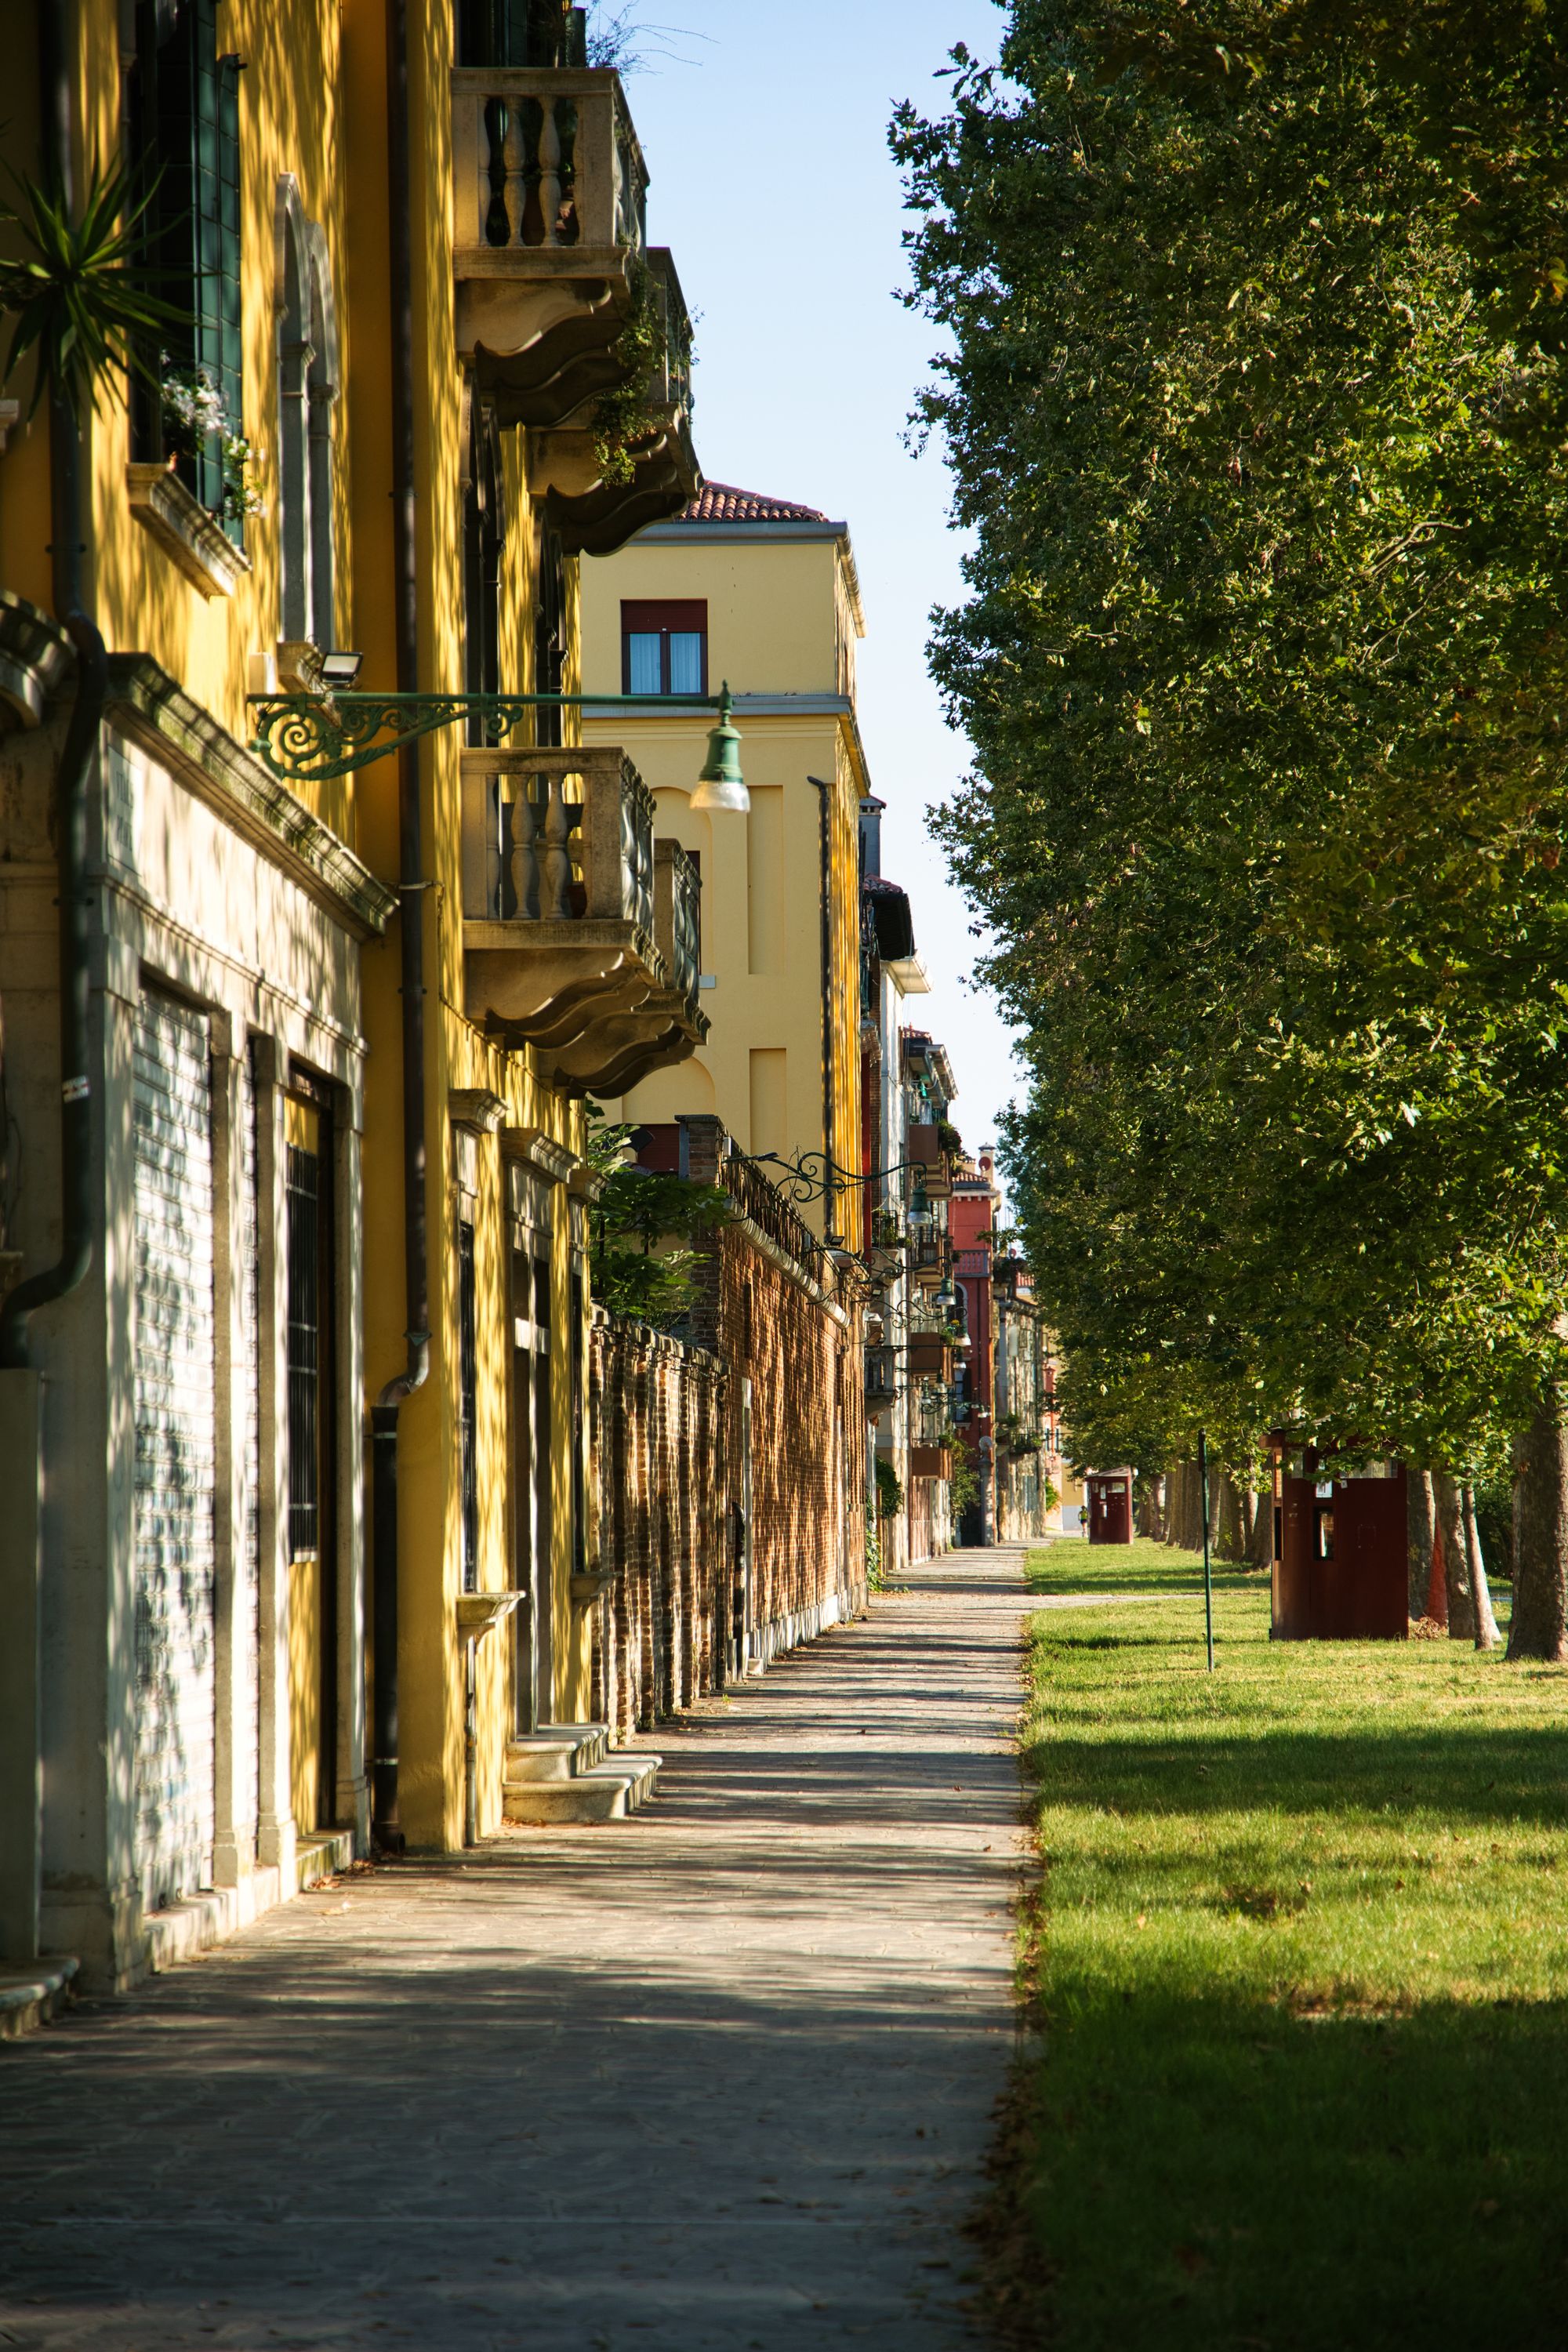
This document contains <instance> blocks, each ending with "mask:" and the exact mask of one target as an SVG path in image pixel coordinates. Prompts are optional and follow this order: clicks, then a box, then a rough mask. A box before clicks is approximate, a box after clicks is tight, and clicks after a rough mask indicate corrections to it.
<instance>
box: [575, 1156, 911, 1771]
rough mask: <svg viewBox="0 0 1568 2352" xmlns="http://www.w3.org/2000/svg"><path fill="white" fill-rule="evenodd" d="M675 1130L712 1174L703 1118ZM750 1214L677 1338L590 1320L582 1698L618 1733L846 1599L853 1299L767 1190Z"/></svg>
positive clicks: (702, 1176) (859, 1360)
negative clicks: (589, 1648)
mask: <svg viewBox="0 0 1568 2352" xmlns="http://www.w3.org/2000/svg"><path fill="white" fill-rule="evenodd" d="M680 1125H681V1127H682V1128H683V1129H685V1130H686V1131H687V1132H686V1135H685V1138H684V1142H683V1147H682V1149H683V1159H682V1162H681V1164H682V1166H683V1167H684V1168H685V1171H686V1172H687V1173H688V1174H689V1176H690V1177H691V1178H692V1179H693V1181H696V1182H700V1183H713V1182H724V1181H725V1174H724V1169H723V1166H722V1164H721V1163H722V1162H723V1161H724V1160H725V1159H726V1158H727V1155H728V1150H729V1143H728V1138H727V1136H726V1135H725V1132H724V1129H722V1127H721V1125H720V1123H719V1121H718V1120H717V1119H711V1118H689V1119H685V1120H682V1121H681V1122H680ZM748 1164H749V1163H748ZM746 1181H747V1187H748V1192H747V1201H748V1202H749V1205H750V1207H751V1208H752V1209H756V1208H758V1207H760V1206H762V1205H763V1202H761V1200H760V1199H759V1197H758V1195H757V1192H756V1180H755V1176H754V1171H753V1172H752V1174H751V1175H749V1176H748V1177H747V1180H746ZM737 1205H738V1206H739V1205H742V1204H741V1203H740V1202H738V1203H737ZM769 1223H770V1225H771V1226H772V1228H773V1231H772V1232H768V1233H764V1232H763V1230H762V1229H761V1227H760V1226H759V1225H758V1224H757V1223H756V1222H755V1221H754V1218H753V1217H752V1215H750V1214H747V1215H744V1216H738V1217H735V1218H732V1219H731V1220H730V1221H728V1222H726V1223H724V1224H722V1225H721V1227H720V1228H719V1230H718V1232H717V1233H716V1234H715V1235H714V1237H713V1241H712V1244H711V1245H710V1248H709V1249H708V1250H707V1251H706V1252H705V1253H704V1255H703V1259H702V1263H701V1265H700V1268H699V1274H698V1295H697V1297H696V1299H695V1301H694V1304H693V1307H692V1311H691V1316H690V1322H691V1328H692V1337H691V1339H689V1340H682V1339H670V1338H668V1337H665V1336H663V1335H662V1334H660V1333H658V1332H655V1331H652V1330H649V1329H648V1328H647V1327H646V1326H644V1325H641V1324H637V1323H631V1322H626V1321H624V1320H620V1319H617V1318H611V1317H609V1316H607V1315H605V1314H604V1313H603V1312H602V1311H601V1310H595V1318H594V1329H593V1334H592V1341H591V1346H590V1351H589V1411H590V1415H591V1422H590V1429H591V1437H592V1443H593V1449H594V1477H595V1489H596V1498H597V1507H598V1524H599V1564H600V1566H601V1567H603V1568H606V1569H608V1570H611V1571H612V1573H613V1582H612V1584H611V1586H610V1588H609V1590H608V1591H607V1592H606V1594H605V1597H604V1598H603V1599H602V1600H601V1601H598V1602H596V1603H595V1610H594V1619H595V1623H594V1653H593V1675H594V1683H593V1690H594V1708H595V1714H596V1715H597V1716H598V1717H599V1719H600V1720H601V1721H603V1722H606V1723H608V1724H609V1725H610V1727H611V1729H612V1731H613V1732H614V1734H615V1735H616V1737H617V1738H626V1737H627V1736H628V1734H630V1733H631V1732H633V1731H635V1730H638V1729H647V1727H649V1726H651V1725H652V1724H654V1723H656V1722H657V1721H658V1719H659V1717H662V1716H667V1715H669V1714H671V1713H673V1712H674V1711H675V1710H676V1709H677V1708H679V1707H682V1706H687V1705H689V1702H690V1701H691V1700H692V1699H693V1698H697V1697H700V1696H703V1695H705V1694H706V1693H709V1692H712V1691H716V1690H719V1689H721V1688H722V1686H723V1684H724V1682H725V1680H726V1679H727V1678H728V1677H729V1676H730V1675H735V1674H739V1673H742V1672H743V1671H744V1670H745V1667H746V1666H747V1665H748V1664H750V1665H752V1666H759V1665H765V1664H766V1663H767V1661H768V1660H769V1659H770V1658H772V1657H774V1656H776V1655H778V1654H779V1653H780V1652H781V1651H783V1650H786V1649H788V1648H791V1647H792V1646H793V1645H794V1644H795V1643H797V1642H800V1641H805V1640H809V1639H810V1638H811V1637H812V1636H813V1635H814V1634H816V1633H821V1632H822V1631H824V1630H825V1629H826V1626H828V1625H830V1624H834V1623H836V1622H838V1621H839V1620H840V1619H842V1618H844V1617H847V1616H850V1615H852V1614H853V1613H854V1612H856V1611H857V1610H858V1609H860V1608H863V1607H864V1605H865V1599H866V1515H865V1502H866V1469H867V1465H866V1415H865V1409H864V1382H865V1372H864V1363H863V1339H862V1331H861V1318H860V1310H859V1307H858V1303H857V1302H856V1301H855V1299H854V1297H853V1296H852V1294H851V1293H850V1291H849V1289H848V1286H847V1285H845V1284H842V1283H841V1282H840V1280H839V1277H838V1276H837V1272H836V1269H835V1268H834V1266H833V1264H832V1261H831V1260H830V1259H826V1258H824V1257H823V1256H822V1255H821V1253H820V1251H816V1252H815V1255H814V1254H813V1250H808V1249H807V1248H806V1246H805V1244H804V1243H803V1244H802V1245H801V1246H802V1253H803V1255H802V1256H801V1257H800V1258H796V1257H795V1255H793V1254H792V1251H791V1249H790V1248H789V1247H788V1246H786V1245H785V1242H787V1238H788V1235H789V1232H790V1225H789V1222H788V1213H787V1211H786V1210H785V1209H784V1203H783V1202H779V1201H778V1200H777V1198H776V1195H775V1196H773V1202H772V1206H771V1212H770V1215H769ZM779 1234H783V1235H784V1236H785V1242H781V1241H780V1240H779V1239H778V1238H777V1236H778V1235H779ZM813 1249H815V1245H813ZM829 1285H831V1286H832V1287H831V1288H829ZM748 1465H749V1475H748ZM748 1506H749V1507H748Z"/></svg>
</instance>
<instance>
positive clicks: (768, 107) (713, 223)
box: [627, 0, 1020, 1148]
mask: <svg viewBox="0 0 1568 2352" xmlns="http://www.w3.org/2000/svg"><path fill="white" fill-rule="evenodd" d="M640 13H641V16H642V17H643V19H644V21H645V23H646V24H647V25H650V26H651V25H653V24H655V23H663V24H666V25H668V26H673V27H679V28H682V30H681V31H680V32H677V33H674V34H672V35H671V37H669V40H668V47H671V48H672V49H674V50H675V51H676V52H678V54H679V58H681V59H685V60H689V62H677V61H675V60H674V59H671V58H663V59H659V60H657V61H655V65H653V66H650V67H648V68H644V69H641V70H638V71H637V72H635V73H633V74H632V75H631V76H630V77H629V79H628V82H627V94H628V96H629V98H630V100H631V105H632V109H633V112H634V115H635V117H636V121H637V131H638V134H639V136H640V137H641V139H642V142H643V147H644V151H645V152H646V154H647V163H648V169H649V172H650V174H651V185H650V190H649V196H648V235H649V237H650V239H651V241H652V242H653V243H654V244H655V245H668V246H669V247H671V249H672V250H673V252H674V255H675V261H676V267H677V268H678V269H679V272H680V278H681V284H682V286H683V287H684V289H685V291H686V299H687V300H688V302H689V304H690V306H691V309H692V310H693V311H694V312H695V313H696V314H697V317H698V326H697V352H698V369H697V390H696V415H695V428H696V440H697V450H698V455H699V457H700V459H701V461H702V467H703V470H704V472H705V473H707V474H708V475H709V476H710V478H713V479H714V480H717V481H726V482H737V483H739V484H741V485H742V487H743V488H747V489H755V490H767V491H771V492H773V494H774V495H775V496H777V497H780V498H787V499H802V500H804V502H805V504H806V505H808V506H816V507H821V508H823V509H826V512H827V513H829V514H830V515H832V516H834V517H835V518H836V519H837V518H838V517H843V518H845V519H846V520H847V521H848V524H849V528H850V532H851V536H852V538H853V541H854V546H855V556H856V562H857V563H858V567H859V572H860V584H861V590H862V593H863V595H864V598H865V604H866V627H867V635H866V639H865V642H864V643H863V644H862V646H860V648H859V699H860V720H861V727H862V730H863V732H864V735H865V739H866V747H867V751H868V757H869V760H870V765H871V773H872V778H873V782H874V783H875V787H876V790H877V791H878V793H879V794H880V795H881V797H882V799H884V800H885V801H886V802H887V803H888V814H887V816H886V818H885V819H884V821H883V822H884V836H883V860H882V862H883V866H884V870H885V871H886V872H887V873H889V875H891V876H892V877H894V878H895V879H896V880H898V881H900V882H901V883H902V884H903V885H904V887H906V888H907V889H908V890H909V892H910V897H911V898H912V900H913V904H914V914H915V935H916V939H917V940H918V942H919V945H920V949H921V954H922V955H923V956H924V958H925V960H926V963H927V966H928V968H929V970H930V972H931V982H932V992H931V995H930V996H929V997H923V998H916V999H913V1000H911V1002H910V1013H911V1014H913V1015H914V1016H915V1017H916V1019H917V1021H919V1023H920V1025H922V1026H926V1025H929V1026H930V1027H931V1030H932V1031H933V1032H934V1034H936V1035H937V1036H939V1037H941V1038H942V1040H943V1042H944V1043H945V1044H946V1045H947V1047H948V1050H949V1053H950V1054H951V1055H952V1064H953V1069H954V1073H955V1076H956V1077H957V1080H958V1085H959V1098H958V1103H957V1106H956V1108H955V1113H954V1116H955V1118H956V1120H957V1123H958V1125H959V1127H960V1128H961V1129H963V1137H964V1140H965V1142H966V1143H968V1144H969V1145H970V1146H971V1148H973V1147H974V1146H975V1145H977V1144H979V1143H982V1142H984V1141H987V1140H989V1139H990V1138H991V1136H992V1133H993V1129H994V1121H995V1115H996V1111H997V1109H998V1108H999V1107H1000V1106H1001V1105H1003V1104H1004V1103H1005V1102H1007V1101H1008V1100H1010V1099H1011V1097H1012V1096H1013V1094H1014V1093H1015V1092H1016V1090H1017V1089H1018V1087H1019V1085H1020V1080H1019V1078H1018V1076H1017V1073H1016V1065H1015V1064H1014V1062H1013V1060H1012V1057H1011V1055H1010V1052H1009V1045H1008V1036H1007V1033H1006V1031H1005V1029H1004V1027H1003V1025H1002V1024H1001V1022H1000V1020H999V1019H998V1018H997V1015H996V1013H995V1011H994V1007H993V1006H992V1004H991V1003H990V1002H989V1000H988V999H987V998H985V997H984V995H981V994H979V993H976V992H971V990H970V989H969V988H968V987H967V986H966V985H965V983H966V982H967V979H968V975H969V972H970V969H971V963H972V960H973V953H974V948H975V942H974V940H973V939H972V938H971V937H970V934H969V920H970V918H969V917H968V915H967V913H966V911H965V908H964V905H963V899H962V898H961V896H960V895H959V893H958V892H957V891H956V890H955V889H954V888H953V887H952V885H951V884H950V883H949V881H948V880H947V877H946V872H945V867H944V863H943V860H942V856H941V855H940V853H939V852H938V850H937V849H936V847H935V846H934V845H933V844H932V843H931V841H930V840H929V839H928V837H927V835H926V828H925V819H924V811H925V809H926V808H927V806H928V805H929V804H930V803H932V802H934V801H936V800H938V799H941V798H942V797H944V796H945V795H946V794H947V793H948V792H950V791H951V789H952V786H953V785H954V784H955V783H956V782H958V780H959V779H960V778H961V777H962V776H963V773H964V771H965V768H966V766H967V764H968V759H967V751H966V747H965V745H964V743H963V739H962V738H961V737H958V736H956V735H953V734H952V733H951V732H950V731H949V730H948V729H947V728H946V727H945V726H944V724H943V721H942V711H941V709H940V708H939V705H938V702H937V698H936V694H935V691H934V689H933V688H932V687H931V681H930V679H929V677H927V675H926V667H925V653H924V646H925V640H926V636H927V634H928V621H927V615H928V614H929V613H930V610H931V606H932V605H933V604H942V603H948V602H952V601H955V600H956V599H957V598H958V596H959V595H960V594H961V593H962V583H961V581H960V577H959V570H958V562H959V554H960V547H959V542H958V540H957V538H956V536H955V535H954V534H953V533H952V531H950V530H949V529H948V525H947V507H948V481H947V476H946V472H945V470H944V468H943V466H942V461H941V457H940V455H939V453H937V452H936V451H934V450H932V451H931V452H929V453H928V454H927V455H926V456H925V457H921V458H920V459H918V460H917V459H916V458H914V457H910V455H909V453H908V451H907V450H906V448H905V446H904V442H903V433H904V422H905V418H906V417H907V415H908V414H909V410H910V405H911V404H912V401H913V398H914V394H915V392H916V390H917V388H918V386H919V384H920V383H921V380H922V378H923V376H924V374H925V372H926V367H927V362H928V360H929V357H930V353H931V349H932V331H931V327H930V326H929V325H928V324H927V322H926V321H925V320H922V319H920V318H918V317H915V316H912V315H911V314H910V313H909V312H907V311H906V310H903V309H902V308H901V307H900V304H899V303H898V302H897V300H896V299H894V289H895V288H897V287H899V286H900V285H902V284H903V283H904V282H905V279H906V268H905V262H904V257H903V252H902V249H901V246H900V237H901V234H902V231H903V229H904V227H905V226H906V224H907V222H908V220H909V217H910V216H909V215H907V214H906V213H905V212H904V210H903V207H902V203H901V194H900V184H899V180H898V176H897V173H895V171H894V169H893V164H892V160H891V158H890V157H889V153H888V147H887V127H888V121H889V115H890V114H891V111H892V108H893V104H894V102H895V100H899V99H901V98H909V99H911V100H913V101H914V102H915V104H916V105H917V106H920V107H921V108H923V109H927V110H930V109H932V108H937V107H940V106H941V105H942V101H943V95H944V92H945V89H946V85H945V83H940V82H938V81H936V80H934V79H933V76H934V75H935V74H936V73H937V71H938V70H939V69H940V68H942V65H943V64H944V63H945V61H946V58H947V53H948V51H949V50H950V48H951V47H952V44H953V43H954V42H955V41H959V40H963V41H967V42H968V43H969V45H970V47H972V48H978V49H980V50H983V51H984V52H985V53H987V54H992V53H994V49H995V47H996V43H997V40H998V38H999V37H1000V32H1001V27H1002V22H1003V19H1002V16H1001V14H1000V11H999V10H998V9H997V8H996V7H995V6H994V5H992V0H837V5H827V0H794V5H789V6H783V5H774V6H772V7H769V6H766V5H762V0H645V5H643V7H642V9H641V12H640ZM682 34H684V37H682ZM645 40H646V36H645Z"/></svg>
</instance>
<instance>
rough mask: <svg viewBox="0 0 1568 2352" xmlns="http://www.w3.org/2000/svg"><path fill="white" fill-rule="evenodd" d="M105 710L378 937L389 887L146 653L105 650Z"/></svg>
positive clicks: (310, 886) (189, 786) (343, 917)
mask: <svg viewBox="0 0 1568 2352" xmlns="http://www.w3.org/2000/svg"><path fill="white" fill-rule="evenodd" d="M106 716H107V717H108V718H109V719H110V722H111V723H112V724H113V725H115V726H116V727H118V728H119V729H120V730H121V731H122V732H123V733H124V734H126V735H128V736H129V737H130V738H131V740H132V741H133V742H135V743H138V744H140V746H141V748H142V751H147V752H149V753H150V754H151V755H152V757H153V759H155V760H159V761H163V763H164V765H166V766H167V767H168V768H169V769H170V770H171V772H173V773H174V775H175V776H177V777H178V779H179V781H180V782H181V783H183V784H184V786H185V788H186V790H187V791H188V792H189V793H192V795H193V796H194V797H195V799H197V800H199V801H203V802H205V804H206V806H207V807H208V808H210V809H211V810H213V812H214V813H215V814H216V815H217V816H219V817H221V818H222V820H223V822H224V823H225V824H227V825H230V826H232V827H233V829H234V831H235V832H236V833H237V834H239V835H242V837H243V838H244V839H246V840H247V841H248V842H250V844H251V845H252V846H253V847H255V848H257V849H258V850H259V851H260V852H261V854H262V855H263V856H265V857H267V858H268V859H269V860H270V861H271V863H272V864H273V865H275V866H279V867H281V868H282V870H283V872H284V873H286V874H287V875H289V877H290V878H291V879H292V880H293V881H295V882H297V883H298V884H299V886H300V888H301V889H302V890H305V891H307V892H308V893H309V895H310V897H311V898H314V899H315V900H316V902H317V904H318V905H319V906H321V907H322V908H325V910H326V912H327V913H328V914H329V915H331V916H333V917H334V918H335V919H337V920H338V921H339V922H341V923H343V924H344V925H345V926H346V927H347V928H348V929H351V930H353V931H356V932H357V933H358V934H359V936H360V938H362V939H366V940H368V939H379V938H380V936H381V935H382V933H383V932H384V930H385V929H386V925H387V920H388V918H389V917H390V916H391V915H392V914H393V913H394V912H395V909H396V907H397V896H396V893H395V891H392V890H388V889H387V888H386V887H384V884H382V883H380V882H378V881H377V880H376V878H375V876H374V874H373V873H372V872H371V870H370V868H369V866H365V865H363V864H362V862H361V861H360V859H359V858H357V857H356V856H354V853H353V850H352V849H351V848H350V847H349V845H348V844H347V843H346V842H345V841H342V840H340V839H339V837H338V835H336V834H335V833H334V832H333V831H332V829H331V825H329V824H323V823H322V822H321V818H320V817H319V816H315V815H312V814H311V812H310V810H309V809H308V808H307V807H306V806H305V804H304V803H303V801H300V800H296V799H295V797H294V794H293V793H291V792H290V791H289V787H288V785H287V784H284V783H280V782H279V780H278V779H277V777H276V776H273V775H269V774H268V771H267V770H266V769H265V768H264V767H263V766H262V764H261V762H260V761H259V760H258V759H256V758H255V757H254V756H253V755H252V754H251V753H250V752H249V751H246V750H245V748H244V746H243V745H242V744H239V743H237V742H236V740H235V739H234V737H233V736H232V735H231V734H230V733H229V732H228V730H227V729H226V727H220V726H219V724H218V722H217V720H216V719H214V718H213V717H212V715H211V714H210V712H208V711H205V710H204V709H203V708H202V706H201V704H200V703H199V702H196V701H195V700H194V699H193V698H192V697H191V696H190V695H188V694H187V693H186V692H185V690H184V687H182V686H180V685H178V684H177V683H176V682H175V680H174V678H172V677H170V676H169V673H168V671H167V670H166V669H164V668H163V667H162V666H161V665H160V664H159V663H157V662H155V661H154V660H153V656H151V654H111V655H110V657H109V703H108V708H107V711H106Z"/></svg>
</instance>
